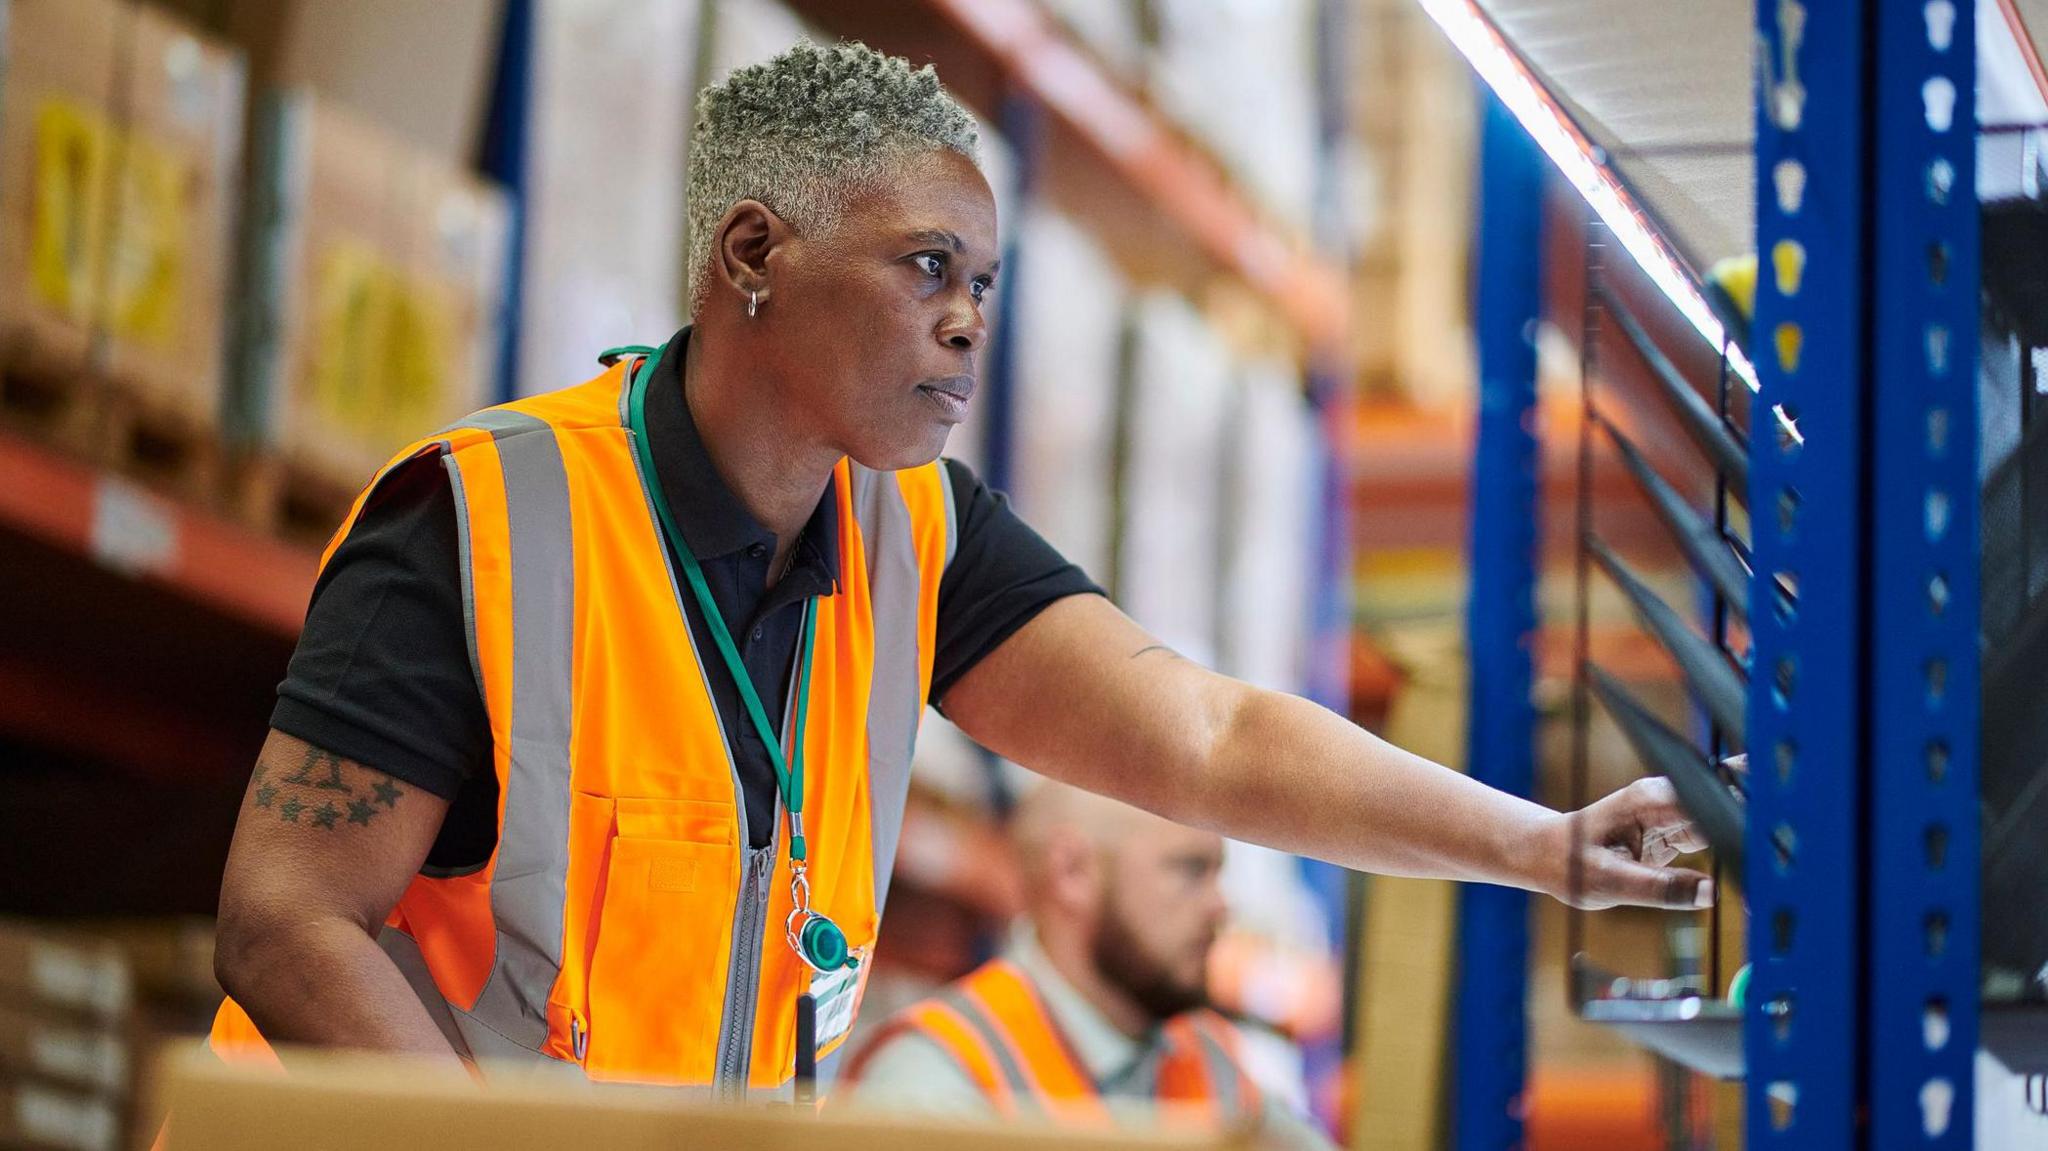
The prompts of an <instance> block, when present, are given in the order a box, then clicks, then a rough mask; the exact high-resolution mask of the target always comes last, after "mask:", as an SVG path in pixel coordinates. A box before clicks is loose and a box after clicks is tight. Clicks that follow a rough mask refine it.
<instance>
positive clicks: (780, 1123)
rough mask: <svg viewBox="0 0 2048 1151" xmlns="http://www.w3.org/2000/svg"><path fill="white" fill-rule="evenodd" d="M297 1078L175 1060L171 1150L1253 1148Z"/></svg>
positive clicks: (316, 1066) (297, 1067)
mask: <svg viewBox="0 0 2048 1151" xmlns="http://www.w3.org/2000/svg"><path fill="white" fill-rule="evenodd" d="M285 1062H286V1064H287V1065H288V1066H289V1067H291V1069H292V1070H291V1072H290V1074H288V1075H279V1074H276V1073H274V1072H265V1071H260V1070H255V1069H251V1068H247V1067H231V1066H229V1065H227V1064H225V1063H222V1062H221V1061H220V1060H218V1059H215V1058H213V1057H211V1056H209V1055H205V1054H201V1053H189V1054H186V1055H184V1056H181V1057H179V1058H176V1059H174V1060H173V1061H172V1062H171V1063H170V1064H169V1066H168V1068H167V1072H166V1079H167V1081H168V1092H169V1096H168V1098H169V1102H170V1115H171V1119H170V1131H169V1139H168V1146H169V1147H170V1149H171V1151H189V1149H194V1148H205V1149H206V1151H271V1149H273V1148H278V1147H291V1148H294V1149H296V1151H343V1149H349V1151H354V1149H357V1148H391V1147H427V1146H431V1147H433V1148H434V1149H435V1151H558V1149H559V1148H563V1147H603V1148H607V1149H611V1151H632V1149H636V1148H645V1149H648V1151H653V1149H655V1148H672V1147H689V1148H692V1149H693V1151H815V1149H817V1148H820V1147H830V1148H832V1149H833V1151H902V1149H903V1148H906V1147H916V1148H920V1149H921V1151H951V1149H957V1151H970V1149H971V1151H1108V1149H1109V1148H1160V1149H1166V1148H1187V1149H1195V1148H1227V1147H1246V1146H1249V1145H1250V1143H1249V1139H1248V1138H1247V1137H1245V1136H1243V1135H1235V1134H1233V1135H1216V1136H1197V1135H1192V1134H1183V1133H1168V1132H1164V1131H1158V1130H1119V1131H1117V1132H1114V1133H1097V1132H1084V1131H1075V1130H1054V1129H1052V1128H1049V1127H1043V1126H1037V1125H1031V1124H1021V1123H1020V1124H1008V1125H1003V1126H996V1125H992V1124H969V1123H962V1122H952V1123H940V1122H937V1121H933V1122H929V1123H926V1122H919V1123H905V1122H896V1121H891V1120H888V1119H884V1118H881V1117H877V1116H872V1115H863V1114H861V1113H859V1112H854V1111H852V1110H851V1109H849V1110H847V1111H845V1112H840V1111H837V1110H831V1109H828V1110H827V1111H826V1112H825V1114H824V1115H823V1116H812V1115H805V1114H799V1113H797V1112H796V1111H795V1110H794V1109H793V1108H787V1107H765V1106H763V1107H752V1108H744V1109H741V1108H720V1107H717V1106H714V1105H712V1104H709V1103H706V1102H702V1101H695V1102H692V1101H691V1100H690V1099H689V1097H687V1096H686V1095H684V1094H683V1093H681V1092H676V1091H661V1090H652V1089H647V1088H630V1087H602V1086H592V1085H588V1084H585V1083H582V1082H581V1081H580V1080H579V1081H576V1082H564V1081H563V1080H562V1079H561V1078H560V1077H559V1076H540V1077H535V1076H531V1075H529V1076H526V1077H525V1078H524V1079H523V1081H521V1082H518V1083H516V1084H514V1083H511V1082H510V1080H512V1079H514V1078H518V1077H517V1076H515V1075H507V1074H505V1073H499V1074H498V1075H497V1076H496V1077H495V1078H494V1079H493V1086H491V1087H489V1088H483V1087H479V1086H477V1085H476V1084H475V1083H474V1082H473V1081H472V1080H470V1079H469V1077H468V1076H467V1075H465V1074H463V1073H462V1072H461V1071H459V1070H455V1069H440V1068H436V1067H433V1066H426V1065H410V1064H407V1063H406V1061H403V1060H392V1059H388V1058H365V1057H361V1056H357V1057H354V1058H350V1057H342V1056H320V1055H314V1054H309V1053H302V1054H299V1055H291V1054H287V1055H286V1057H285Z"/></svg>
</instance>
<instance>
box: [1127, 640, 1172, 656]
mask: <svg viewBox="0 0 2048 1151" xmlns="http://www.w3.org/2000/svg"><path fill="white" fill-rule="evenodd" d="M1155 651H1163V652H1165V653H1166V654H1167V655H1170V656H1178V655H1179V654H1180V653H1179V652H1177V651H1175V650H1173V649H1172V648H1170V647H1168V646H1166V645H1165V644H1163V643H1155V644H1147V645H1146V646H1144V647H1141V648H1139V649H1138V650H1136V651H1134V652H1132V653H1131V658H1132V659H1136V658H1138V657H1139V656H1141V655H1149V654H1151V653H1152V652H1155Z"/></svg>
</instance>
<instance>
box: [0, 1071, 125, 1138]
mask: <svg viewBox="0 0 2048 1151" xmlns="http://www.w3.org/2000/svg"><path fill="white" fill-rule="evenodd" d="M122 1120H123V1112H122V1108H121V1105H120V1104H119V1103H118V1102H117V1101H115V1100H111V1099H106V1098H103V1097H100V1096H96V1095H93V1094H90V1093H88V1092H83V1091H74V1090H68V1089H66V1088H62V1087H55V1086H51V1085H48V1084H43V1083H30V1082H8V1081H4V1080H0V1147H15V1148H25V1149H30V1151H115V1149H116V1148H118V1147H120V1146H121V1145H122V1142H123V1140H122V1136H123V1134H124V1130H125V1129H124V1126H123V1122H122Z"/></svg>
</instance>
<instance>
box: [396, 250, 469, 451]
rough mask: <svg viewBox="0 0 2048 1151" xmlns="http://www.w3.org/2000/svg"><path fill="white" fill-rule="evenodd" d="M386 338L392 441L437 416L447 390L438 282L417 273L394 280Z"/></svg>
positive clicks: (446, 317)
mask: <svg viewBox="0 0 2048 1151" xmlns="http://www.w3.org/2000/svg"><path fill="white" fill-rule="evenodd" d="M393 305H394V306H393V308H392V311H391V330H390V333H389V338H390V342H389V343H387V344H386V345H385V349H384V350H385V358H386V364H387V367H388V372H389V374H388V375H387V376H386V378H385V416H386V418H387V419H388V420H389V423H388V424H387V425H386V426H387V427H389V428H391V429H392V430H393V433H394V435H395V440H394V442H395V443H398V442H403V441H404V439H405V434H404V432H403V430H402V429H406V428H417V427H424V426H426V425H428V424H432V423H434V422H436V420H437V418H440V417H442V416H443V414H444V413H443V412H442V408H443V405H444V403H445V400H444V397H445V396H447V395H448V391H449V383H450V381H449V379H448V368H449V358H448V329H449V323H450V318H451V315H452V312H453V309H451V308H450V307H449V305H448V301H447V299H446V292H445V290H443V289H442V288H441V286H440V285H438V284H435V283H433V282H431V281H428V280H423V279H420V278H417V277H408V278H406V279H405V280H403V281H401V282H400V286H399V291H398V294H397V295H396V297H394V299H393Z"/></svg>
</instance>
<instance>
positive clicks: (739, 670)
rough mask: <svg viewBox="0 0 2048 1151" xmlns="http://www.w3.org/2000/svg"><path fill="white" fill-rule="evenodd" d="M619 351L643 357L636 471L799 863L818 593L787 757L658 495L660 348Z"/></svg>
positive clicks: (637, 387)
mask: <svg viewBox="0 0 2048 1151" xmlns="http://www.w3.org/2000/svg"><path fill="white" fill-rule="evenodd" d="M619 354H639V355H641V356H642V357H643V359H642V366H641V368H640V371H639V373H638V374H637V375H636V376H634V378H633V382H632V386H631V390H630V391H629V393H628V398H627V419H628V421H629V422H630V424H631V425H632V431H633V450H634V451H635V452H636V453H638V455H639V457H640V470H641V473H642V474H643V475H644V477H645V478H646V483H647V491H648V494H649V495H651V496H652V497H653V503H654V514H655V515H656V516H657V517H658V518H659V519H660V520H661V526H662V529H663V530H664V531H666V532H667V533H668V537H669V538H670V539H671V540H674V541H675V545H676V554H677V555H678V556H680V557H682V561H683V575H684V577H685V579H686V580H687V581H688V583H689V585H690V591H691V593H692V594H694V595H695V596H696V597H697V606H698V607H700V608H702V609H703V610H704V626H706V627H708V628H710V629H711V640H712V642H713V643H714V644H716V645H717V647H718V654H719V656H720V657H721V658H723V659H724V660H725V668H726V670H727V671H729V672H731V673H732V680H733V686H734V687H736V688H738V689H739V693H740V701H741V702H742V703H744V704H745V705H746V708H747V715H748V717H749V718H751V719H752V720H753V721H754V730H755V731H757V732H759V733H760V735H761V742H762V743H764V744H767V745H768V760H769V762H770V763H772V764H774V765H775V782H776V783H777V784H778V785H780V786H781V788H782V803H783V806H784V807H786V808H788V809H789V857H790V858H791V859H792V860H795V861H796V862H798V863H802V862H804V860H805V855H804V820H803V811H804V716H805V714H806V713H808V712H809V711H810V710H811V666H812V663H813V661H814V645H815V643H816V639H817V628H818V597H816V596H812V597H810V598H809V599H806V600H805V601H804V631H803V642H802V644H801V645H800V646H799V647H798V649H797V659H798V661H799V662H798V664H797V697H796V724H795V729H794V731H792V732H791V739H790V747H789V751H788V753H787V758H786V759H785V757H784V752H783V749H782V745H781V741H780V740H778V739H777V738H776V736H775V725H774V724H772V723H770V722H769V721H768V711H767V709H766V708H763V707H762V706H761V697H760V695H759V694H758V693H756V692H755V691H754V681H753V678H752V677H751V676H749V675H748V674H747V666H746V664H745V663H744V662H742V661H741V660H740V651H739V648H738V647H737V646H735V645H734V644H733V642H732V633H731V632H730V631H728V630H727V629H726V626H725V619H724V617H722V616H721V615H719V613H718V604H717V603H716V602H715V601H714V600H712V598H711V585H710V584H708V583H706V582H705V581H704V569H703V567H701V566H700V565H699V564H698V563H697V557H696V556H694V555H692V554H690V545H689V543H688V542H687V541H685V540H684V539H683V533H682V530H681V529H680V528H678V527H677V526H676V517H675V513H674V512H673V511H671V510H669V506H668V497H667V496H665V495H663V494H662V490H661V480H660V479H659V478H658V477H657V476H656V475H655V472H654V449H653V446H652V445H651V444H650V443H649V441H648V439H647V412H646V407H647V380H648V377H650V376H652V375H653V374H654V368H655V365H656V363H657V362H658V361H659V359H660V354H661V353H660V352H659V350H657V349H655V348H641V347H631V346H629V347H623V348H612V349H607V351H606V352H605V355H606V356H616V355H619Z"/></svg>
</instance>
